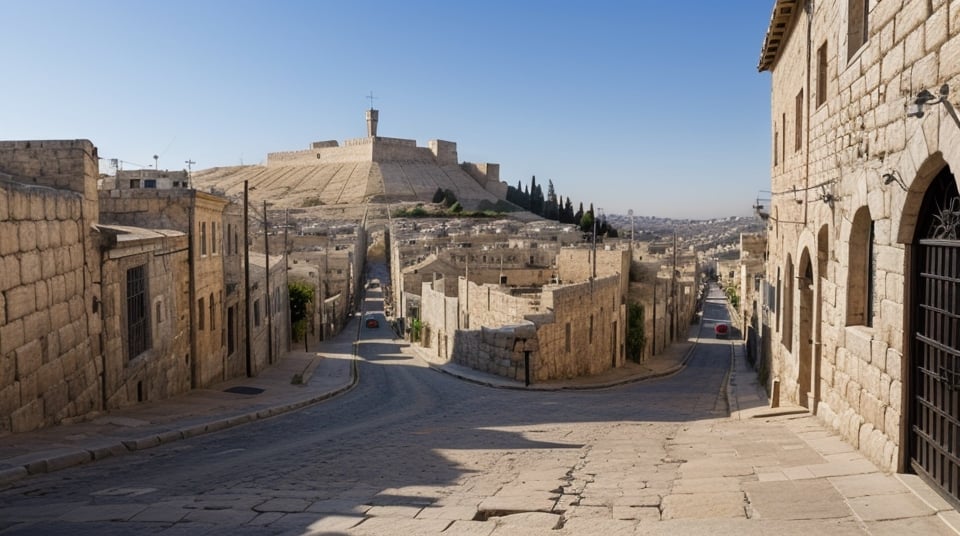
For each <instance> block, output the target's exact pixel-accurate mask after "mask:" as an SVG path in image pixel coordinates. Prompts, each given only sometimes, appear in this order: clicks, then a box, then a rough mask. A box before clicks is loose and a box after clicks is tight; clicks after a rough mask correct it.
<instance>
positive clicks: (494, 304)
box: [424, 276, 626, 382]
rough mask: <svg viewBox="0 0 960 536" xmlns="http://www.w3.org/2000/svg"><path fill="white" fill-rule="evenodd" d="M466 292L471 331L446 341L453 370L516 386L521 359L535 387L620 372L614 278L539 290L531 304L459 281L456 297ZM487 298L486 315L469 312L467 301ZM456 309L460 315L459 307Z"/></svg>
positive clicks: (480, 310)
mask: <svg viewBox="0 0 960 536" xmlns="http://www.w3.org/2000/svg"><path fill="white" fill-rule="evenodd" d="M466 287H470V291H471V294H470V296H471V297H470V299H471V303H470V305H469V308H470V311H471V314H470V326H471V328H472V329H470V330H458V331H456V332H455V333H454V336H453V342H452V346H453V348H454V350H453V354H452V357H453V359H454V360H455V361H457V362H458V363H462V364H464V365H467V366H470V367H473V368H476V369H478V370H483V371H487V372H492V373H494V374H499V375H502V376H506V377H509V378H513V379H517V380H522V379H525V369H524V358H525V357H528V358H529V360H530V380H531V381H538V382H539V381H546V380H552V379H560V378H573V377H577V376H586V375H592V374H598V373H600V372H603V371H604V370H608V369H609V368H611V367H617V366H621V365H622V364H623V360H624V351H625V350H624V349H623V343H624V326H625V324H624V322H625V319H626V308H625V306H624V305H623V303H622V302H621V300H620V278H619V277H618V276H609V277H606V278H603V279H598V280H596V281H593V282H585V283H579V284H573V285H563V286H549V287H545V288H544V289H543V290H542V292H541V293H540V294H539V296H536V297H534V296H527V297H515V296H508V295H506V294H504V293H503V292H501V291H500V289H499V288H497V287H494V286H492V285H484V286H477V285H474V284H473V283H468V282H466V281H465V280H463V279H461V280H460V288H461V293H463V294H464V295H465V292H466ZM424 290H425V291H426V290H428V289H427V285H424ZM488 293H489V295H490V297H491V309H494V310H493V311H487V310H486V309H487V305H486V302H485V301H484V302H483V303H481V304H479V305H477V306H476V308H475V306H474V304H473V303H472V301H473V300H474V299H475V298H478V297H483V298H485V297H486V295H487V294H488ZM498 295H499V297H497V296H498ZM523 301H528V302H535V303H527V304H526V305H525V304H524V303H522V302H523ZM459 306H460V307H461V313H460V314H461V315H463V314H464V312H465V311H464V308H465V307H466V304H465V302H464V301H461V302H460V303H459ZM426 309H427V307H426V306H424V310H426ZM533 309H536V311H533ZM527 352H529V354H527Z"/></svg>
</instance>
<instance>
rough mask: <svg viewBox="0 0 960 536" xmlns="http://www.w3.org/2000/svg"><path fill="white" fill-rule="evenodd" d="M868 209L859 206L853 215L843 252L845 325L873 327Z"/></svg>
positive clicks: (873, 265)
mask: <svg viewBox="0 0 960 536" xmlns="http://www.w3.org/2000/svg"><path fill="white" fill-rule="evenodd" d="M873 233H874V231H873V219H872V218H871V217H870V209H869V208H867V207H860V209H859V210H857V212H856V214H854V216H853V225H852V228H851V230H850V242H849V244H850V250H849V251H848V253H847V325H848V326H872V325H873V296H874V288H873V287H874V276H875V274H876V255H875V253H874V248H873Z"/></svg>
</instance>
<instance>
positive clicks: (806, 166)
mask: <svg viewBox="0 0 960 536" xmlns="http://www.w3.org/2000/svg"><path fill="white" fill-rule="evenodd" d="M803 10H804V11H805V12H806V13H807V73H806V74H807V81H806V88H805V89H804V90H803V91H804V101H805V102H804V103H803V106H804V107H805V108H806V114H805V120H806V125H804V129H805V130H806V132H805V133H804V140H803V144H804V148H803V152H804V156H803V180H804V185H803V226H804V227H806V226H807V217H808V213H809V208H810V200H809V192H810V132H811V131H812V129H811V128H810V116H811V113H810V102H811V99H810V68H811V67H810V61H811V59H812V50H813V0H807V2H806V3H805V4H804V6H803Z"/></svg>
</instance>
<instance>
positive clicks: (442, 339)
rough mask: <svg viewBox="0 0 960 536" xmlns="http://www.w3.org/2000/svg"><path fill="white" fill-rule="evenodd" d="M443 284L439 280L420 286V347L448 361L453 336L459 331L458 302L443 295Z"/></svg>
mask: <svg viewBox="0 0 960 536" xmlns="http://www.w3.org/2000/svg"><path fill="white" fill-rule="evenodd" d="M443 283H444V281H443V280H442V279H441V280H439V281H436V282H433V283H423V285H422V289H421V290H422V292H421V295H420V299H421V303H422V308H421V309H420V321H421V322H423V326H424V328H423V333H422V335H423V337H422V339H421V345H422V346H424V347H425V348H430V349H431V351H432V352H433V354H434V355H436V356H437V357H440V358H444V359H449V358H450V353H451V351H452V349H453V346H454V345H453V337H454V334H455V333H456V331H457V330H458V329H460V323H459V321H458V314H459V309H458V301H459V300H458V299H457V298H456V297H448V296H445V295H444V289H443V287H444V284H443Z"/></svg>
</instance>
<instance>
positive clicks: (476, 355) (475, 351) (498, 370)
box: [452, 323, 540, 382]
mask: <svg viewBox="0 0 960 536" xmlns="http://www.w3.org/2000/svg"><path fill="white" fill-rule="evenodd" d="M538 349H539V343H538V341H537V333H536V327H535V326H534V325H533V324H532V323H524V324H519V325H514V326H501V327H497V328H488V327H482V328H480V329H476V330H469V331H467V330H461V331H458V332H456V335H455V337H454V342H453V351H452V354H453V359H454V360H455V361H456V362H457V363H459V364H461V365H464V366H467V367H470V368H473V369H476V370H480V371H483V372H488V373H490V374H496V375H498V376H502V377H504V378H510V379H512V380H517V381H525V380H526V368H525V361H524V359H525V358H528V359H529V360H530V363H531V365H533V364H534V363H537V362H539V361H540V359H539V357H538V355H539V354H538ZM531 376H533V370H532V369H531ZM532 381H535V378H533V377H531V382H532Z"/></svg>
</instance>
